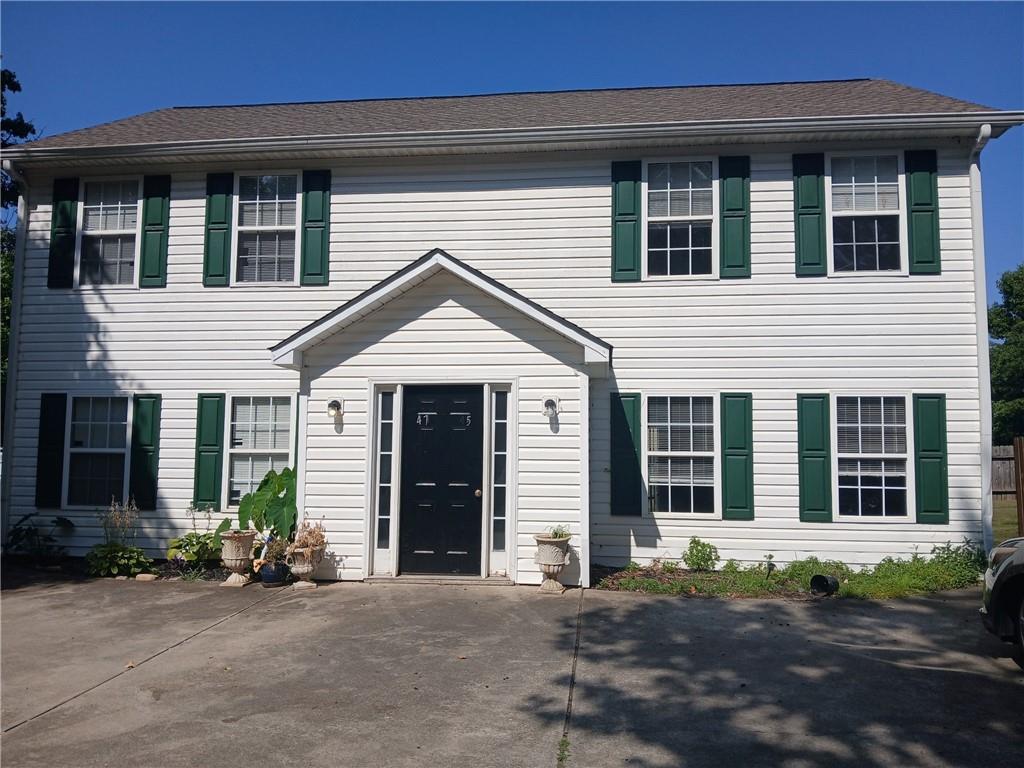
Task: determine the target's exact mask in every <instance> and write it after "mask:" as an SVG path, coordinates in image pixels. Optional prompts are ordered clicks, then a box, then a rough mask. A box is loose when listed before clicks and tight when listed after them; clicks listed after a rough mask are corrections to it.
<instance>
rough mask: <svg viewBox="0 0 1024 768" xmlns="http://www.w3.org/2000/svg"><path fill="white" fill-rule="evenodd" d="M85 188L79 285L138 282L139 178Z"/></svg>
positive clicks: (79, 259)
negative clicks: (136, 269)
mask: <svg viewBox="0 0 1024 768" xmlns="http://www.w3.org/2000/svg"><path fill="white" fill-rule="evenodd" d="M84 187H85V189H84V192H85V197H84V199H85V204H84V205H83V206H82V214H81V216H82V226H81V238H80V241H79V252H78V284H79V285H135V261H136V255H137V248H136V241H137V239H138V238H137V237H136V230H137V228H138V221H139V180H138V179H128V180H118V181H87V182H85V184H84ZM107 501H108V502H109V499H108V500H107Z"/></svg>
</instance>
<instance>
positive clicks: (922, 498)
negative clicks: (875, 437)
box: [914, 395, 949, 525]
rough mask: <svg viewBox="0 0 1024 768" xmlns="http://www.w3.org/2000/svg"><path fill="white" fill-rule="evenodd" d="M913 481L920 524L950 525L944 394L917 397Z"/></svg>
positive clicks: (915, 398)
mask: <svg viewBox="0 0 1024 768" xmlns="http://www.w3.org/2000/svg"><path fill="white" fill-rule="evenodd" d="M914 479H915V482H914V487H915V490H916V495H917V522H919V523H933V524H942V525H944V524H946V523H948V522H949V467H948V461H947V456H946V396H945V395H914Z"/></svg>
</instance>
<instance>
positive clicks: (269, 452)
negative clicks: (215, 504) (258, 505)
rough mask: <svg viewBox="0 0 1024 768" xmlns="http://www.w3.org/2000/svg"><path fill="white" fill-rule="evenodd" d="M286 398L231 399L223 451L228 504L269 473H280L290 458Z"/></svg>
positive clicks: (288, 402)
mask: <svg viewBox="0 0 1024 768" xmlns="http://www.w3.org/2000/svg"><path fill="white" fill-rule="evenodd" d="M291 419H292V401H291V398H290V397H248V396H246V397H237V396H233V397H232V398H231V425H230V430H231V433H230V438H229V442H228V450H227V462H228V504H231V505H235V504H238V502H239V501H241V499H242V497H243V496H245V494H247V493H250V492H252V491H255V490H256V489H257V488H258V487H259V485H260V482H261V481H262V480H263V478H264V476H265V475H266V474H267V472H269V471H270V470H272V469H273V470H274V471H276V472H280V471H281V470H282V469H284V468H285V467H287V466H288V462H289V458H290V456H291Z"/></svg>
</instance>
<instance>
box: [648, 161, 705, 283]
mask: <svg viewBox="0 0 1024 768" xmlns="http://www.w3.org/2000/svg"><path fill="white" fill-rule="evenodd" d="M712 174H713V167H712V163H711V161H710V160H700V161H694V162H684V163H650V164H649V165H648V166H647V274H648V276H650V277H659V276H660V277H666V276H680V275H710V274H711V273H712V265H711V226H712V223H713V220H714V213H715V200H714V194H713V188H712Z"/></svg>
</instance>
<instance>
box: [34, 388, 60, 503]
mask: <svg viewBox="0 0 1024 768" xmlns="http://www.w3.org/2000/svg"><path fill="white" fill-rule="evenodd" d="M67 415H68V396H67V395H64V394H59V395H58V394H45V395H42V396H40V398H39V438H38V440H37V442H36V507H38V508H39V509H60V502H61V492H62V491H63V488H64V433H65V427H66V423H67Z"/></svg>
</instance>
